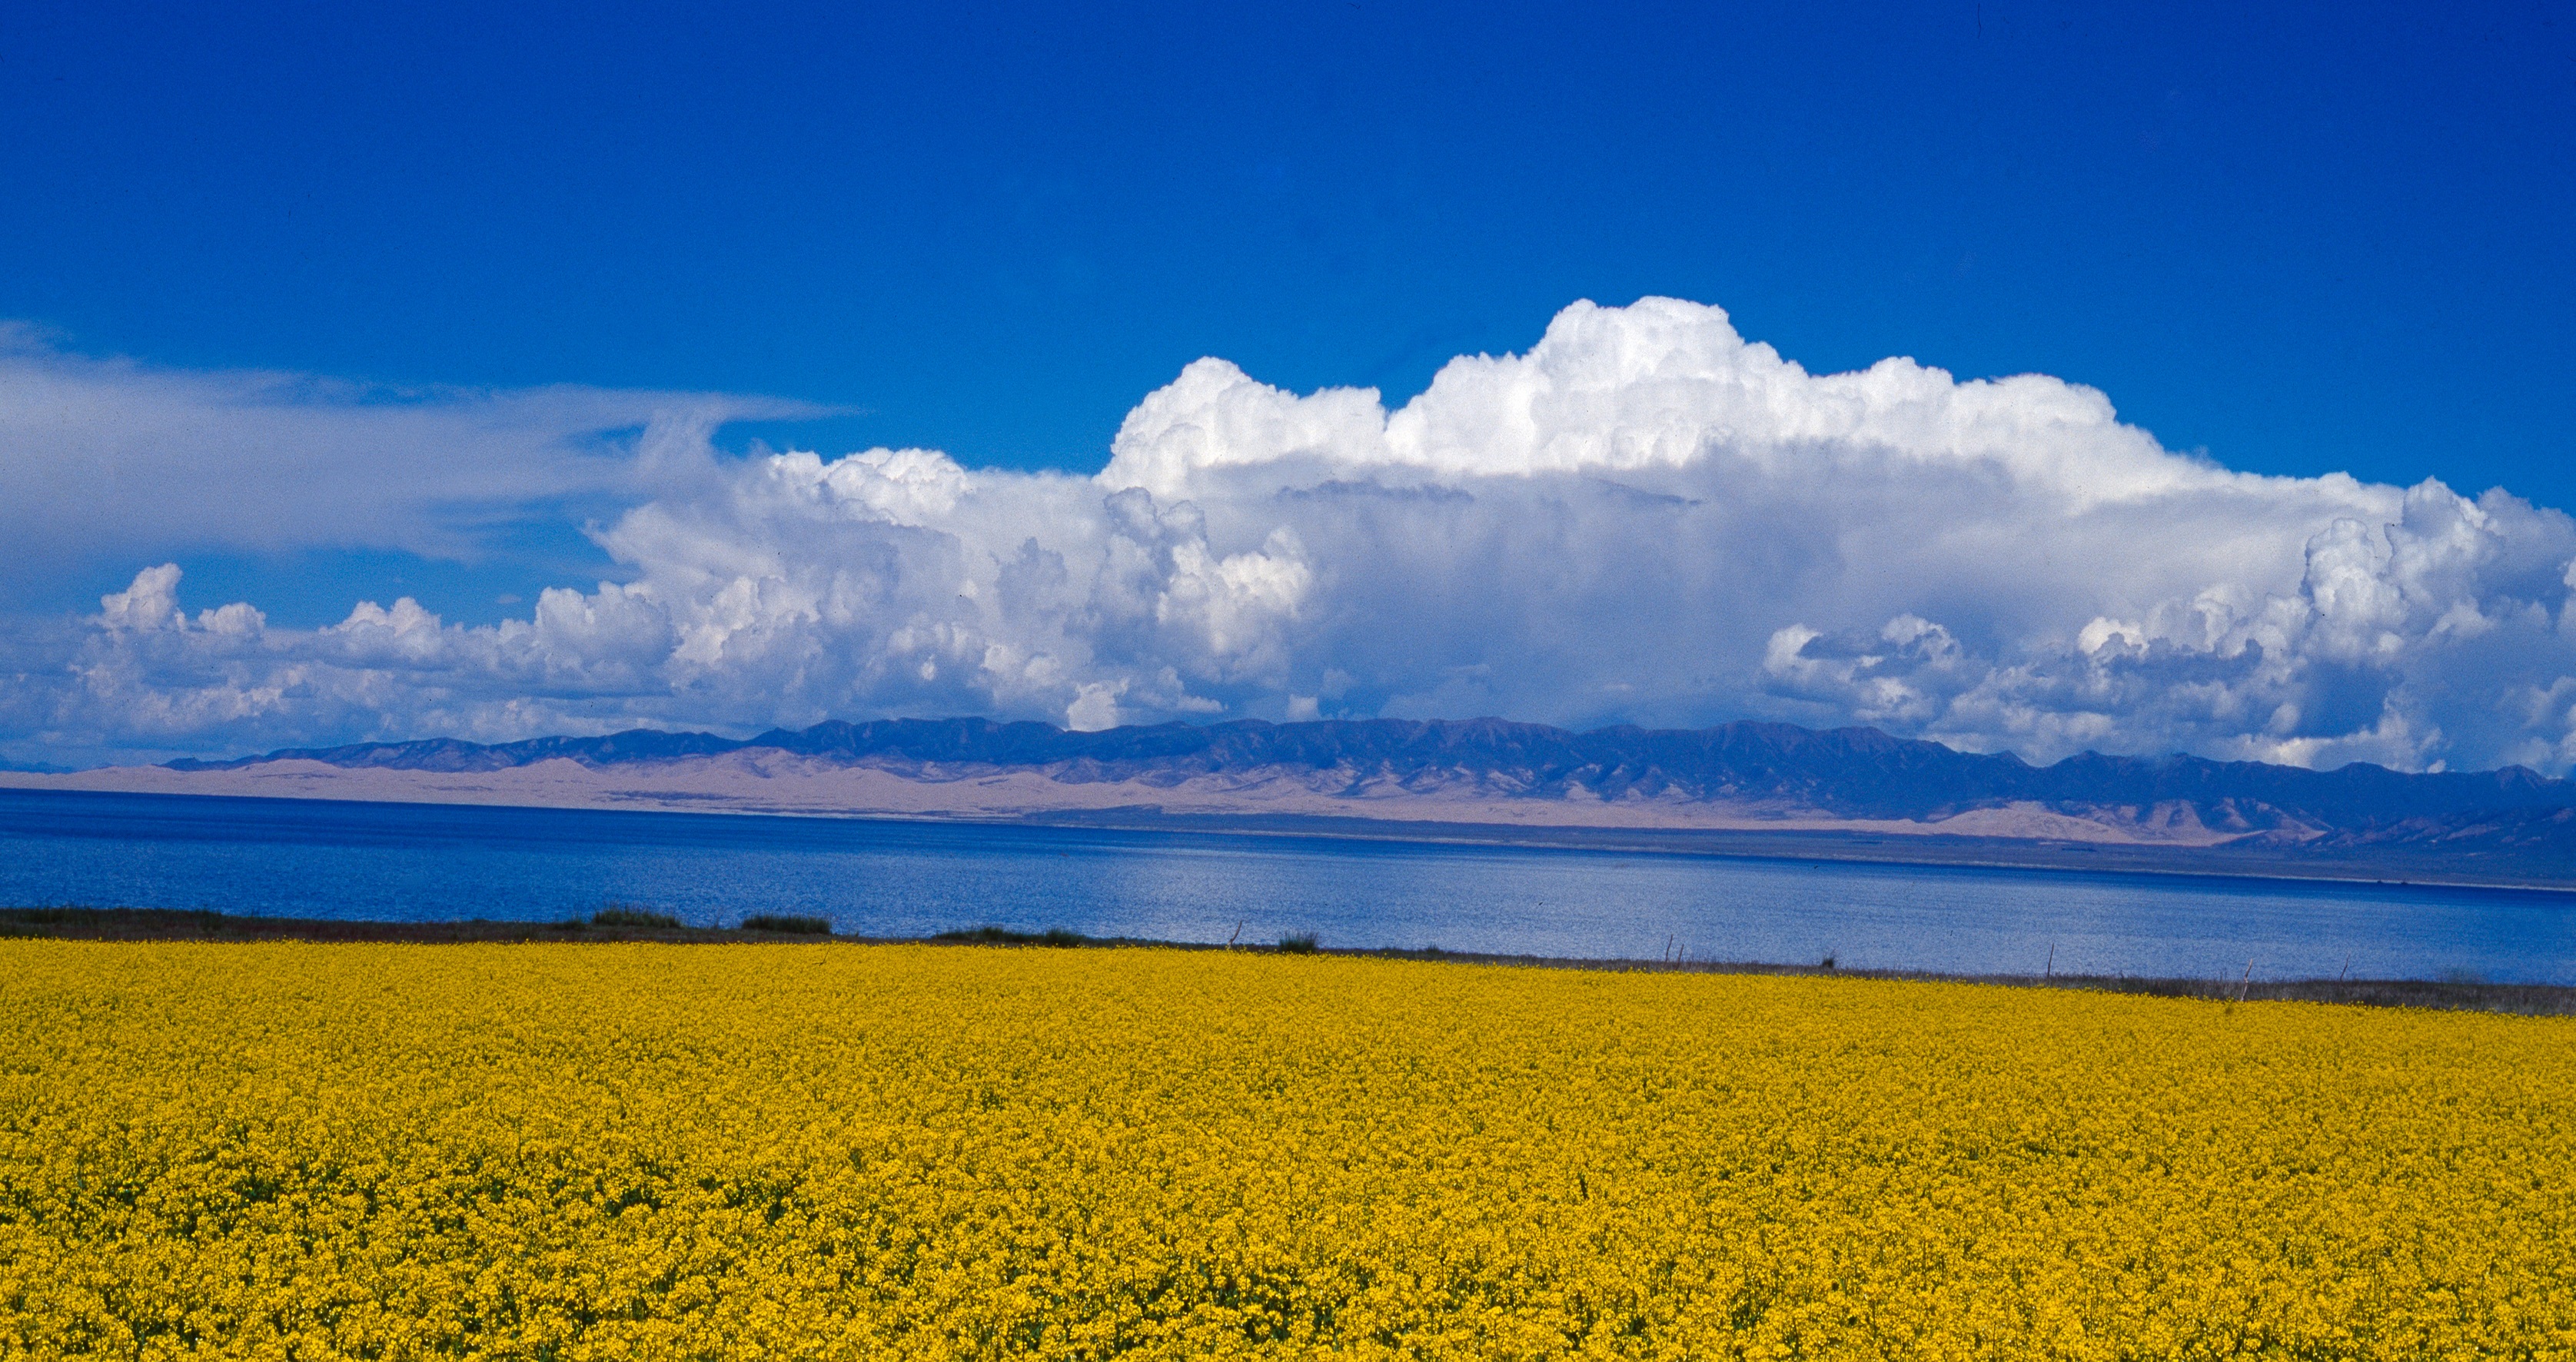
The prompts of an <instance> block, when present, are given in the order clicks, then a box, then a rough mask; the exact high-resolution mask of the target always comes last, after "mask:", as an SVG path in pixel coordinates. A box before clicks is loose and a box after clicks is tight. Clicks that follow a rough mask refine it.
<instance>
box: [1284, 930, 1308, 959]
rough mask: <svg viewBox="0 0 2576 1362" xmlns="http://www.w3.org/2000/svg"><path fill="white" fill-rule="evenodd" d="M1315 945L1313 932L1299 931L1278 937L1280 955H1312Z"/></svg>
mask: <svg viewBox="0 0 2576 1362" xmlns="http://www.w3.org/2000/svg"><path fill="white" fill-rule="evenodd" d="M1315 946H1316V941H1315V934H1314V933H1313V932H1299V933H1297V934H1296V935H1294V936H1283V937H1281V938H1279V953H1280V954H1281V955H1313V954H1314V953H1315Z"/></svg>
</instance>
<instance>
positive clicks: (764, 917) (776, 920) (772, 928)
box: [742, 913, 832, 936]
mask: <svg viewBox="0 0 2576 1362" xmlns="http://www.w3.org/2000/svg"><path fill="white" fill-rule="evenodd" d="M742 929H743V930H744V931H746V932H792V933H794V934H796V935H798V936H830V935H831V934H832V920H831V919H830V918H824V917H798V916H797V915H795V914H793V913H754V914H752V915H751V916H749V917H747V918H744V919H743V920H742Z"/></svg>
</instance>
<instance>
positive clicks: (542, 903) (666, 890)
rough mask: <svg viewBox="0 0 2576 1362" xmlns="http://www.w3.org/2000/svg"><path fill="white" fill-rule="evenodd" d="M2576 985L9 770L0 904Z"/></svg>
mask: <svg viewBox="0 0 2576 1362" xmlns="http://www.w3.org/2000/svg"><path fill="white" fill-rule="evenodd" d="M611 901H616V902H624V903H634V904H641V905H645V906H649V907H653V908H657V909H660V910H663V911H666V912H671V913H675V914H677V915H679V916H680V917H681V918H683V919H684V920H687V921H689V922H692V923H698V924H706V925H724V924H728V923H731V922H734V921H736V920H738V919H740V918H741V917H742V916H743V915H744V914H745V913H753V912H789V913H804V914H813V915H818V916H823V917H828V918H830V919H831V920H832V922H833V924H834V927H835V929H836V930H839V931H842V932H846V933H852V934H859V935H869V936H918V935H927V934H930V933H933V932H940V931H947V930H950V929H954V928H960V927H974V926H980V925H983V924H987V923H993V924H999V925H1002V926H1006V927H1011V928H1015V929H1020V930H1031V931H1034V930H1040V929H1043V928H1047V927H1065V928H1070V929H1071V930H1074V931H1077V932H1082V933H1084V934H1086V935H1092V936H1134V937H1152V938H1158V939H1164V940H1178V941H1224V940H1226V939H1228V938H1229V937H1230V936H1233V935H1235V934H1236V933H1238V932H1239V933H1240V937H1241V939H1242V940H1244V941H1246V942H1263V941H1272V940H1276V939H1277V938H1279V937H1280V936H1282V935H1284V934H1288V933H1295V932H1312V933H1315V934H1316V935H1317V936H1318V937H1320V938H1321V939H1322V940H1323V942H1324V944H1326V945H1328V946H1399V947H1419V946H1439V947H1441V948H1443V949H1447V950H1457V951H1493V952H1504V953H1512V954H1534V955H1554V956H1588V957H1614V956H1625V957H1642V958H1648V959H1651V958H1656V957H1659V956H1661V955H1662V954H1663V953H1664V952H1665V951H1666V949H1667V948H1668V946H1669V947H1670V948H1672V949H1676V950H1678V949H1684V948H1686V949H1687V950H1688V951H1689V952H1690V955H1691V957H1692V958H1694V959H1710V960H1740V961H1768V962H1800V963H1812V962H1814V961H1816V960H1818V959H1820V958H1822V957H1823V956H1825V955H1828V954H1830V955H1833V956H1834V957H1836V959H1837V960H1838V961H1839V962H1840V963H1841V964H1842V965H1844V966H1846V967H1861V968H1887V969H1923V970H1940V971H1958V972H1967V973H2021V972H2029V973H2036V972H2038V971H2039V970H2040V969H2042V968H2043V967H2044V966H2045V965H2047V963H2048V962H2049V960H2050V957H2051V953H2052V952H2054V968H2055V969H2057V970H2058V971H2059V972H2061V973H2093V974H2123V973H2125V974H2146V975H2166V976H2212V975H2224V976H2226V977H2228V978H2234V977H2236V975H2237V974H2238V973H2240V972H2241V971H2243V970H2244V968H2245V966H2246V963H2247V962H2248V961H2249V960H2250V961H2251V962H2253V966H2254V972H2255V975H2256V977H2258V978H2293V977H2318V976H2324V977H2332V976H2334V975H2336V974H2338V973H2340V972H2342V971H2344V970H2345V969H2347V968H2348V969H2349V970H2350V971H2351V973H2352V974H2353V975H2354V977H2357V978H2358V977H2376V978H2443V977H2447V976H2453V975H2463V974H2468V975H2476V976H2479V977H2482V978H2486V979H2492V980H2498V981H2526V982H2547V983H2576V895H2565V894H2548V893H2537V892H2518V891H2501V890H2470V889H2452V890H2446V889H2434V888H2425V887H2411V888H2410V887H2400V886H2378V885H2337V884H2317V883H2298V882H2290V881H2272V880H2250V879H2249V880H2231V879H2212V878H2201V877H2183V876H2153V875H2110V874H2089V873H2082V872H2052V871H2019V870H1988V869H1975V868H1963V867H1913V866H1887V865H1858V864H1850V863H1834V862H1813V861H1802V860H1757V859H1741V858H1733V857H1722V856H1710V855H1689V854H1654V853H1638V852H1624V851H1593V850H1573V849H1557V848H1523V847H1498V846H1457V845H1425V844H1410V843H1398V842H1369V841H1347V840H1334V839H1323V838H1302V837H1266V836H1235V835H1218V834H1196V833H1171V832H1125V831H1105V830H1090V829H1070V828H1036V827H1020V826H973V825H960V824H939V823H898V822H877V821H860V820H843V819H802V818H761V817H738V816H730V815H700V814H666V813H624V812H604V811H589V810H558V809H502V808H474V807H458V806H437V805H417V804H356V803H324V802H319V801H300V800H254V799H223V798H208V797H192V796H174V795H109V794H59V793H52V792H33V791H15V790H0V903H5V904H13V905H33V904H66V903H78V904H92V905H100V906H109V905H124V906H149V907H167V908H212V909H218V910H221V911H224V912H231V913H260V914H269V915H277V916H287V917H318V918H372V919H389V920H406V921H425V920H437V919H454V918H469V917H484V918H499V919H509V920H530V921H547V920H556V919H561V918H564V917H569V916H575V915H584V914H587V913H589V912H591V911H592V910H594V909H597V908H598V907H600V906H601V905H602V904H604V903H608V902H611Z"/></svg>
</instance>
